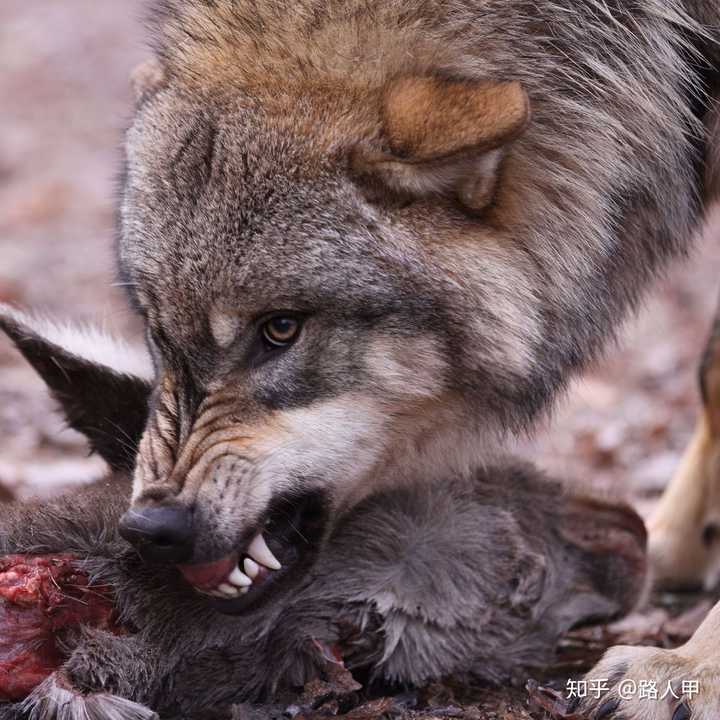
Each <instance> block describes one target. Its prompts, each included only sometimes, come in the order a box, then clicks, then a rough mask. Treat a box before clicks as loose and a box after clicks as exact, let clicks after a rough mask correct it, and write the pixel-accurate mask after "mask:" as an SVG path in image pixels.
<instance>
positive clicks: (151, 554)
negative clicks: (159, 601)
mask: <svg viewBox="0 0 720 720" xmlns="http://www.w3.org/2000/svg"><path fill="white" fill-rule="evenodd" d="M120 535H121V536H122V537H123V538H124V539H125V540H127V541H128V542H129V543H131V544H132V545H134V546H135V547H136V548H137V549H138V551H139V552H140V554H141V555H142V557H143V559H145V560H148V561H150V562H164V563H173V564H176V563H182V562H186V561H187V560H189V559H190V556H191V555H192V550H193V523H192V513H191V512H190V510H188V509H187V508H184V507H180V506H176V505H170V506H147V507H139V508H130V510H128V511H127V512H126V513H125V514H124V515H123V516H122V518H120Z"/></svg>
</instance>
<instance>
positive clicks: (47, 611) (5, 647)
mask: <svg viewBox="0 0 720 720" xmlns="http://www.w3.org/2000/svg"><path fill="white" fill-rule="evenodd" d="M80 625H90V626H92V627H97V628H102V629H106V630H109V631H111V632H114V633H119V632H121V629H120V628H119V627H118V625H117V624H116V622H115V620H114V610H113V604H112V594H111V592H110V588H109V587H108V586H102V585H93V584H91V583H90V580H89V578H88V576H87V574H86V573H84V572H83V571H82V561H81V560H79V559H78V558H76V557H73V556H72V555H68V554H57V555H5V556H3V557H0V700H21V699H22V698H24V697H26V696H27V695H28V694H29V693H30V692H31V691H32V689H33V688H34V687H35V686H36V685H38V684H39V683H40V682H42V681H43V680H44V679H45V678H46V677H47V676H48V675H50V674H51V673H52V672H54V671H55V670H56V669H57V668H58V667H59V666H60V665H61V664H62V662H63V660H64V658H63V655H62V652H61V650H60V646H59V643H58V639H59V637H60V636H61V635H62V634H63V632H64V631H67V630H70V629H72V628H73V627H78V626H80Z"/></svg>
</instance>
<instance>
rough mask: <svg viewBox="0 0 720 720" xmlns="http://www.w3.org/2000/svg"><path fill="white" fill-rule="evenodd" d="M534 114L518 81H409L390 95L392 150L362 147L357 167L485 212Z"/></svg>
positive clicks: (396, 187) (415, 193)
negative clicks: (508, 152)
mask: <svg viewBox="0 0 720 720" xmlns="http://www.w3.org/2000/svg"><path fill="white" fill-rule="evenodd" d="M529 116H530V110H529V103H528V98H527V95H526V94H525V91H524V90H523V89H522V87H521V86H520V84H519V83H517V82H504V83H497V82H470V81H457V80H443V79H439V78H432V77H411V78H403V79H400V80H397V81H395V82H394V83H393V84H391V85H390V86H389V87H388V88H387V90H386V91H385V95H384V100H383V110H382V127H383V135H384V140H385V145H386V147H385V148H383V149H380V148H378V149H376V150H368V149H358V151H356V153H355V155H354V157H353V169H354V170H355V171H356V172H357V173H358V174H360V175H361V176H363V177H364V178H365V179H369V180H371V181H375V182H379V183H381V184H382V185H384V186H385V187H386V188H387V189H389V190H391V191H394V192H396V193H400V194H402V195H407V196H410V197H416V198H422V197H429V196H433V195H440V196H455V197H457V198H458V199H459V200H460V202H461V203H462V204H463V205H465V206H466V207H467V208H468V209H469V210H473V211H480V210H482V209H483V208H484V207H486V206H487V205H488V204H489V203H490V202H491V200H492V197H493V194H494V191H495V185H496V182H497V177H498V170H499V166H500V162H501V160H502V157H503V154H504V150H505V148H506V146H507V145H508V143H510V142H511V141H512V140H514V139H515V138H516V137H517V136H518V135H519V134H520V133H521V132H522V131H523V130H524V128H525V126H526V125H527V123H528V119H529Z"/></svg>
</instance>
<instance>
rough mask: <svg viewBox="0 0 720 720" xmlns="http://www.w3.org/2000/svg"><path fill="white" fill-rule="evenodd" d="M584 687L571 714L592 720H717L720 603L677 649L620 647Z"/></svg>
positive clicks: (608, 655) (610, 652)
mask: <svg viewBox="0 0 720 720" xmlns="http://www.w3.org/2000/svg"><path fill="white" fill-rule="evenodd" d="M586 682H587V685H583V686H582V690H581V691H580V692H581V694H583V695H584V696H585V697H583V698H582V699H581V700H580V702H579V704H578V705H576V706H575V709H582V710H583V711H584V712H586V713H587V714H588V716H589V717H592V718H593V720H603V718H605V719H607V720H610V718H623V720H690V719H692V720H717V718H718V717H720V603H718V604H717V605H716V606H715V607H714V608H713V609H712V611H711V612H710V614H709V615H708V616H707V618H705V621H704V622H703V624H702V625H701V626H700V627H699V628H698V629H697V631H696V632H695V634H694V635H693V636H692V638H690V640H688V642H687V643H685V645H683V646H682V647H679V648H677V649H675V650H661V649H658V648H649V647H630V646H625V645H619V646H617V647H614V648H611V649H610V650H608V652H607V653H605V656H604V657H603V659H602V660H601V661H600V662H599V663H598V665H597V666H596V667H595V668H594V669H593V671H592V672H591V673H590V674H589V675H588V677H587V678H586ZM600 688H602V689H603V691H602V692H601V693H598V692H595V690H597V689H600ZM598 695H599V696H598Z"/></svg>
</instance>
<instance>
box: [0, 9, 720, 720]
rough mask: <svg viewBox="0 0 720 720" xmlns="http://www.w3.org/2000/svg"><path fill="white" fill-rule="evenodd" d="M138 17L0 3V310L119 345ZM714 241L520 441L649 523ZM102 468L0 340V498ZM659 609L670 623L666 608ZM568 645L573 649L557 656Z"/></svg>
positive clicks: (680, 421) (686, 386)
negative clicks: (123, 152) (123, 206)
mask: <svg viewBox="0 0 720 720" xmlns="http://www.w3.org/2000/svg"><path fill="white" fill-rule="evenodd" d="M140 16H141V2H140V1H139V0H124V1H123V2H115V3H111V2H97V1H96V0H74V2H73V3H69V4H68V3H47V2H45V1H44V0H3V2H2V3H1V4H0V68H2V71H1V72H0V97H2V98H3V101H2V103H0V301H8V302H12V303H15V304H18V305H21V306H30V307H33V308H39V309H44V310H48V311H50V312H52V313H53V314H55V315H58V316H61V317H70V318H74V319H80V320H93V321H95V322H97V321H100V322H101V323H103V324H104V325H106V326H107V327H108V328H110V329H112V330H116V331H117V332H120V333H123V334H126V335H129V336H132V337H137V336H138V326H137V323H136V321H135V319H134V318H133V317H132V316H131V314H130V313H129V311H128V309H127V307H126V305H125V303H124V300H123V296H122V292H121V290H120V289H119V288H118V287H116V286H115V285H114V278H113V270H112V267H113V258H112V238H113V193H114V182H115V180H114V175H115V172H116V168H117V165H118V163H117V160H118V145H119V143H120V139H121V134H122V130H123V125H124V122H125V120H126V118H127V116H128V112H129V108H130V106H131V98H130V92H129V88H128V84H127V78H128V75H129V73H130V71H131V69H132V68H133V66H134V65H135V64H136V63H137V62H138V61H140V60H141V59H142V58H143V57H144V56H145V55H146V54H147V53H146V51H145V49H144V47H143V43H142V40H141V38H142V27H141V23H140V22H139V18H140ZM718 239H720V213H718V214H717V215H716V218H715V223H714V224H712V225H710V226H709V228H708V230H707V232H706V233H705V235H704V237H703V238H702V239H701V240H700V241H699V243H698V246H697V250H696V252H695V254H694V256H693V257H692V258H691V260H690V261H689V262H687V263H686V264H684V265H683V266H682V267H676V268H674V269H673V270H672V272H671V273H670V275H669V277H668V278H667V279H666V280H665V281H663V282H661V283H659V284H658V286H657V288H656V290H655V292H654V293H653V295H652V296H651V297H650V298H649V299H648V301H647V303H646V305H645V307H644V308H643V310H642V312H641V313H640V315H639V316H638V317H637V318H636V319H635V320H633V321H632V322H630V323H629V324H628V327H627V328H626V331H625V332H624V334H623V339H622V342H621V343H620V344H619V346H618V347H617V348H614V349H612V350H611V351H609V352H608V354H607V358H606V360H604V361H603V362H601V363H598V365H597V366H596V367H595V368H594V369H593V371H592V372H590V373H588V374H587V376H586V377H585V378H584V379H583V380H582V381H578V382H576V383H574V384H573V386H572V388H571V391H570V392H569V393H568V397H567V398H566V400H565V401H564V402H563V403H562V404H561V406H560V408H559V411H558V412H557V413H556V415H555V417H554V419H553V421H552V423H551V424H548V426H547V428H544V429H543V430H542V431H541V432H539V433H538V434H537V436H536V437H535V438H534V439H533V440H528V441H525V442H522V443H518V450H519V451H520V452H521V453H523V454H525V455H527V456H529V457H532V458H533V459H534V460H536V461H538V462H539V463H540V464H541V465H543V466H545V467H547V468H548V469H550V470H551V471H553V472H556V473H559V474H561V475H563V476H566V477H569V478H573V479H578V480H579V481H581V482H583V483H586V484H589V485H591V486H593V487H597V488H601V489H603V490H606V489H608V488H610V489H611V490H612V491H613V492H617V493H620V494H625V495H627V496H628V497H630V498H631V499H632V500H633V501H634V502H635V503H636V505H637V506H638V507H639V508H640V510H641V512H644V513H647V512H648V510H649V509H650V508H651V507H652V504H653V503H654V501H655V500H656V499H657V497H658V495H659V493H660V491H661V490H662V488H663V487H664V485H665V484H666V482H667V481H668V479H669V478H670V476H671V474H672V472H673V469H674V468H675V466H676V464H677V461H678V458H679V455H680V453H681V452H682V449H683V447H684V446H685V444H686V442H687V440H688V437H689V436H690V433H691V431H692V427H693V423H694V418H695V414H696V412H697V405H698V395H697V391H696V383H695V367H696V364H697V360H698V357H699V354H700V352H701V349H702V343H703V340H704V337H705V334H706V332H707V329H708V327H709V324H710V321H711V318H712V315H713V311H714V308H715V304H716V296H717V293H718V289H719V287H718V286H720V282H718V277H720V274H719V271H720V243H719V242H718ZM100 472H102V464H101V463H100V461H98V460H97V459H96V458H87V457H86V452H85V447H84V445H83V443H82V441H81V439H80V438H79V437H78V436H77V435H75V434H74V433H72V432H71V431H67V430H63V429H62V423H61V422H60V420H59V419H58V418H57V416H56V415H55V414H53V413H52V412H51V404H50V402H49V401H48V399H47V398H46V396H45V394H44V392H43V388H42V385H41V383H40V381H39V380H37V379H36V378H35V376H34V375H33V373H32V372H31V371H30V370H29V369H28V368H26V367H25V365H24V364H23V363H22V362H21V361H20V359H19V357H18V356H17V354H16V353H15V352H14V350H13V349H12V348H11V347H10V344H9V343H8V342H7V341H6V340H5V339H4V338H3V339H0V486H2V487H3V488H4V489H5V490H6V491H9V492H11V493H14V494H15V495H16V496H18V497H24V496H27V495H30V494H35V493H42V494H48V493H52V492H56V491H57V490H58V489H59V488H63V487H66V486H67V485H68V484H71V483H77V482H84V481H86V480H87V479H90V478H92V477H94V476H96V475H97V474H98V473H100ZM659 602H660V601H659ZM670 605H671V614H672V613H673V612H676V611H677V610H678V606H677V603H673V602H671V603H670ZM656 609H657V608H656ZM656 618H657V616H656ZM646 619H647V613H646ZM665 620H666V618H665V619H663V618H662V617H661V618H660V620H658V622H657V623H656V626H653V628H652V629H651V630H649V631H647V632H645V634H644V635H643V636H642V637H641V638H640V639H645V640H650V641H652V642H659V643H661V644H672V642H673V639H675V640H677V639H680V635H676V636H675V638H673V636H672V634H668V633H667V632H665V630H664V629H663V628H664V626H663V622H664V621H665ZM595 632H596V633H601V634H602V633H605V631H604V630H597V631H595ZM641 635H642V633H641ZM603 637H605V640H602V639H601V640H598V637H595V638H594V639H593V638H591V639H590V640H588V638H587V637H584V638H583V639H582V640H581V641H580V644H581V646H582V648H584V649H585V650H584V652H585V654H584V655H583V654H582V653H581V656H582V657H580V659H577V657H576V658H575V659H574V660H572V661H571V663H575V664H574V665H572V667H574V668H575V669H576V670H577V669H581V668H582V667H583V666H586V665H587V664H588V662H589V660H590V659H591V657H592V653H590V654H588V652H589V651H588V648H590V647H591V646H593V643H595V646H594V647H595V649H596V650H597V648H598V647H602V646H604V645H605V644H607V642H608V641H609V640H608V638H607V636H606V635H603ZM636 639H637V638H636ZM583 643H584V644H583ZM576 645H577V643H576V642H575V641H574V640H573V639H572V638H571V639H570V640H569V641H568V644H567V647H570V648H571V650H572V648H573V647H575V646H576ZM567 647H566V650H567ZM571 654H572V652H571ZM567 671H568V670H567V668H566V669H565V670H564V672H566V674H567ZM501 694H502V693H501ZM498 697H499V696H497V697H496V695H493V694H492V693H490V694H486V695H485V696H484V699H483V700H481V701H479V703H480V704H478V705H476V706H475V707H476V708H479V709H478V710H477V712H481V715H477V714H476V715H475V717H480V716H482V717H485V716H487V717H493V716H494V717H500V718H513V717H517V718H520V717H529V716H528V715H527V712H526V710H523V709H521V706H522V707H523V708H524V707H525V700H524V694H523V697H522V698H521V699H518V697H519V696H517V694H515V695H512V693H511V694H510V695H507V696H503V697H504V699H503V697H499V699H498ZM487 703H489V704H490V705H492V707H493V708H494V709H488V707H489V705H487ZM503 703H505V705H503ZM518 703H519V704H518ZM483 707H485V710H483V709H482V708H483ZM503 707H504V708H505V709H503ZM463 712H464V711H463ZM484 712H487V713H490V714H488V715H482V713H484ZM370 714H371V715H372V713H370ZM450 716H452V714H451V715H450Z"/></svg>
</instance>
